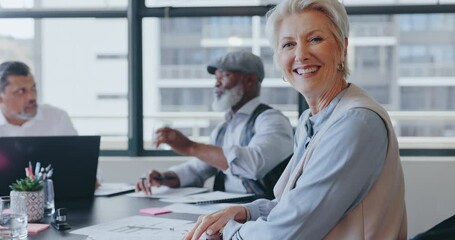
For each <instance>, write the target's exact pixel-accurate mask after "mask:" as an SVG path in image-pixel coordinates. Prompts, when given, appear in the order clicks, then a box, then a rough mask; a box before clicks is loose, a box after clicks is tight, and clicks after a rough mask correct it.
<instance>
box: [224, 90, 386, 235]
mask: <svg viewBox="0 0 455 240" xmlns="http://www.w3.org/2000/svg"><path fill="white" fill-rule="evenodd" d="M345 91H346V90H344V91H342V92H341V93H340V94H338V96H337V97H336V98H335V99H334V100H332V102H331V103H330V104H329V105H328V106H327V107H326V108H324V109H323V110H322V111H320V112H319V113H318V114H316V115H314V116H311V117H310V118H309V119H308V122H304V117H303V116H305V114H308V112H305V113H303V114H302V117H301V118H300V120H299V123H298V126H297V129H296V134H295V139H294V157H296V158H297V159H302V156H303V154H304V153H305V150H306V144H307V143H308V141H311V137H310V136H309V135H311V134H308V133H309V132H311V131H313V136H314V135H316V134H318V131H319V130H320V129H321V128H322V126H323V125H324V124H325V123H326V122H327V120H328V119H329V117H330V115H331V114H332V113H333V111H334V109H335V107H336V105H337V104H338V103H339V101H340V99H341V97H342V96H343V95H344V93H345ZM307 111H309V110H307ZM387 144H388V139H387V129H386V126H385V124H384V122H383V120H382V119H381V118H380V117H379V115H377V114H376V113H375V112H373V111H371V110H369V109H366V108H355V109H350V110H348V111H347V112H346V113H344V114H343V115H342V117H341V118H339V120H338V121H337V122H335V123H334V124H333V125H332V126H331V127H330V128H329V129H328V131H327V132H326V134H325V135H324V136H323V137H322V138H321V140H320V142H319V146H316V148H315V151H314V152H313V155H312V157H311V159H310V161H308V165H307V166H306V168H305V172H304V173H303V174H302V175H301V176H300V177H299V179H298V180H297V183H296V186H295V188H294V189H292V190H290V191H289V192H288V193H287V194H286V195H284V196H283V198H281V200H280V202H277V201H276V200H272V201H269V200H266V199H259V200H256V201H254V202H252V203H249V204H246V205H245V206H246V207H247V209H248V211H249V214H250V220H255V221H248V222H246V223H245V224H240V223H238V222H235V221H233V220H231V221H229V222H228V224H227V225H226V227H225V228H224V231H223V233H224V239H261V240H266V239H322V238H323V237H324V236H325V235H327V234H328V233H329V231H330V230H331V229H332V228H333V227H334V226H335V225H336V223H337V222H338V221H339V220H340V219H341V218H342V217H343V216H344V215H345V214H346V213H347V212H348V211H349V210H350V209H352V208H353V207H355V206H356V205H357V204H358V203H359V202H360V201H361V200H362V199H363V198H364V197H365V196H366V194H367V193H368V191H369V190H370V188H371V187H372V185H373V184H374V183H375V182H376V180H377V178H378V177H379V175H380V173H381V171H382V167H383V164H384V161H385V158H386V151H387ZM296 162H297V161H296ZM293 168H295V166H293Z"/></svg>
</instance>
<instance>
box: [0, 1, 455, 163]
mask: <svg viewBox="0 0 455 240" xmlns="http://www.w3.org/2000/svg"><path fill="white" fill-rule="evenodd" d="M272 7H274V5H264V6H228V7H223V6H216V7H153V8H151V7H146V6H145V0H128V7H127V8H126V9H44V10H42V9H2V11H0V19H3V18H33V19H41V18H126V19H127V22H128V23H127V26H128V149H127V150H101V151H100V155H101V156H131V157H135V156H177V154H176V153H174V152H173V151H167V150H145V149H144V147H143V141H144V140H143V134H144V133H143V64H142V63H143V56H142V30H143V28H142V20H143V18H146V17H157V18H171V17H214V16H264V15H265V13H266V12H267V11H268V10H269V9H271V8H272ZM346 10H347V13H348V15H375V14H376V15H377V14H385V15H391V14H422V13H427V14H431V13H454V12H455V4H442V5H441V4H439V5H383V6H349V5H347V6H346ZM296 97H297V98H298V109H297V110H298V112H299V114H301V113H302V112H303V111H304V110H305V109H307V108H308V105H307V103H306V102H305V99H304V98H303V96H302V95H300V94H297V93H296ZM400 154H401V156H455V149H422V148H412V149H402V148H400Z"/></svg>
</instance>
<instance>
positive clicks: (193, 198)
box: [160, 191, 254, 204]
mask: <svg viewBox="0 0 455 240" xmlns="http://www.w3.org/2000/svg"><path fill="white" fill-rule="evenodd" d="M253 195H254V194H250V193H227V192H220V191H214V192H208V193H200V194H194V195H189V196H184V197H176V198H163V199H160V201H163V202H171V203H203V204H207V203H210V202H213V201H223V200H233V199H237V198H244V197H249V196H253Z"/></svg>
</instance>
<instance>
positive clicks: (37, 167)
mask: <svg viewBox="0 0 455 240" xmlns="http://www.w3.org/2000/svg"><path fill="white" fill-rule="evenodd" d="M40 168H41V163H40V162H36V166H35V177H38V176H39V171H40Z"/></svg>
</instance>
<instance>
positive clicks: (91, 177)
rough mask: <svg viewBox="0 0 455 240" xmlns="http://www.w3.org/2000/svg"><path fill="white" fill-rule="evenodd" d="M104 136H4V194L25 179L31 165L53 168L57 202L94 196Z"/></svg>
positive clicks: (0, 149)
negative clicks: (100, 149)
mask: <svg viewBox="0 0 455 240" xmlns="http://www.w3.org/2000/svg"><path fill="white" fill-rule="evenodd" d="M99 148H100V136H52V137H48V136H46V137H2V138H0V195H1V196H4V195H9V192H10V191H11V189H10V188H9V185H10V184H12V183H13V182H15V181H16V180H17V179H21V178H24V177H25V168H26V167H27V166H28V165H29V162H31V164H32V166H33V167H35V166H36V162H40V163H41V166H42V167H46V166H49V165H52V168H53V175H52V178H51V179H52V180H53V182H54V192H55V198H56V199H69V198H90V197H93V194H94V191H95V182H96V169H97V167H98V157H99Z"/></svg>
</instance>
